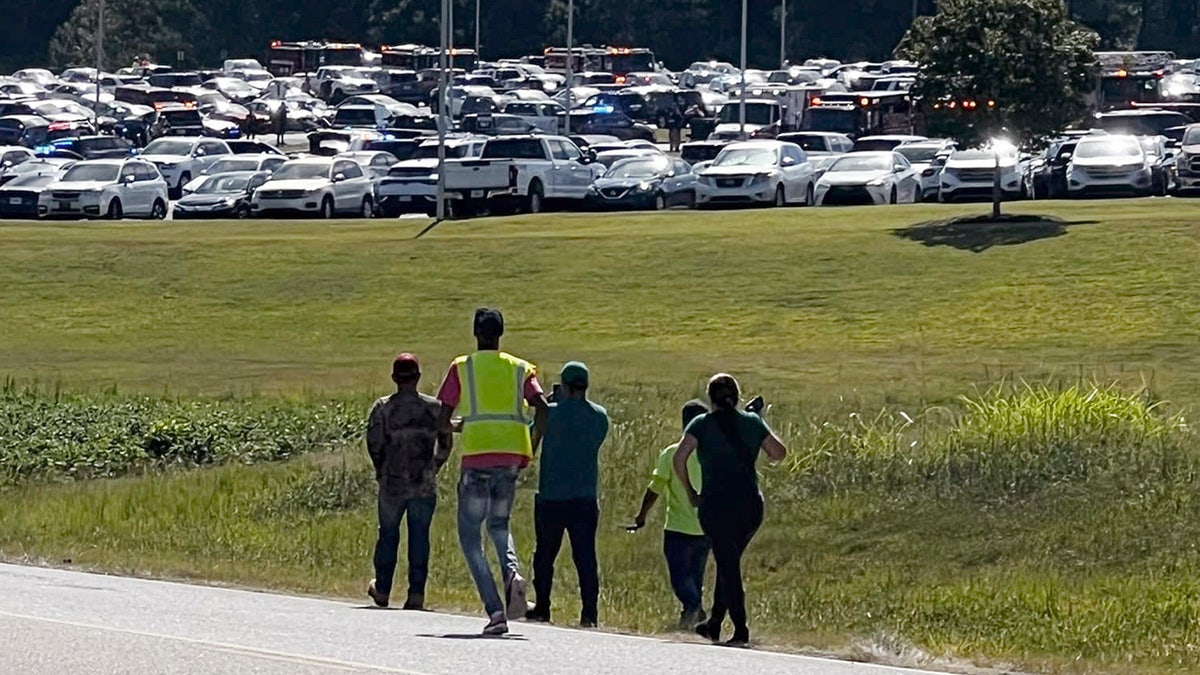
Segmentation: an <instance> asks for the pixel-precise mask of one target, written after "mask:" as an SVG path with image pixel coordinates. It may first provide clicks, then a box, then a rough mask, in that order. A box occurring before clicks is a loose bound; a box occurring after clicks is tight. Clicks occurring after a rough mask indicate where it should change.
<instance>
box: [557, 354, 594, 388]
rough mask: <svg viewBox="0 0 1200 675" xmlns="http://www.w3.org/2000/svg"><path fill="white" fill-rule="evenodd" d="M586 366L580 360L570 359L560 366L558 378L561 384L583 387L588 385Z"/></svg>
mask: <svg viewBox="0 0 1200 675" xmlns="http://www.w3.org/2000/svg"><path fill="white" fill-rule="evenodd" d="M589 375H590V373H588V367H587V366H585V365H584V364H583V362H582V361H571V362H569V363H567V365H565V366H563V367H562V372H561V373H560V374H559V379H561V380H562V383H563V384H569V385H571V386H572V387H580V388H585V387H587V386H588V376H589Z"/></svg>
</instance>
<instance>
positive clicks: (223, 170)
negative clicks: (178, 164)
mask: <svg viewBox="0 0 1200 675" xmlns="http://www.w3.org/2000/svg"><path fill="white" fill-rule="evenodd" d="M286 161H287V157H285V156H283V155H225V156H224V157H221V158H220V159H218V160H217V161H215V162H213V163H212V164H209V165H208V166H207V167H205V168H204V169H203V170H201V171H200V175H199V176H196V177H195V178H193V179H192V180H191V181H190V182H189V183H188V184H187V185H184V186H183V194H184V195H188V194H191V193H193V192H195V191H196V190H197V189H198V188H199V187H200V185H201V184H203V183H204V182H205V181H206V180H208V178H209V177H210V176H220V175H223V174H227V173H263V174H265V175H268V176H269V175H271V174H272V173H274V172H275V170H276V169H278V168H279V167H281V166H283V164H284V162H286Z"/></svg>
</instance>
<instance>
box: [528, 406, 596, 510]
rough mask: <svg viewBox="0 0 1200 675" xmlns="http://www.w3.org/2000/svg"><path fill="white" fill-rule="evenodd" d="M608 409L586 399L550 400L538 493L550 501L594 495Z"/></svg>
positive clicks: (540, 496)
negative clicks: (554, 401) (553, 401)
mask: <svg viewBox="0 0 1200 675" xmlns="http://www.w3.org/2000/svg"><path fill="white" fill-rule="evenodd" d="M608 426H609V421H608V412H607V411H606V410H605V409H604V408H602V407H600V406H598V405H596V404H595V403H592V402H591V401H588V400H586V399H566V400H563V401H559V402H557V403H552V404H550V417H549V421H548V423H547V426H546V438H545V440H544V441H543V443H542V458H541V473H540V476H539V486H538V496H539V498H541V499H544V500H548V501H559V500H566V499H594V498H595V497H596V488H597V485H596V483H597V480H598V475H597V474H598V466H599V454H600V446H601V445H602V444H603V443H604V439H605V438H606V437H607V436H608Z"/></svg>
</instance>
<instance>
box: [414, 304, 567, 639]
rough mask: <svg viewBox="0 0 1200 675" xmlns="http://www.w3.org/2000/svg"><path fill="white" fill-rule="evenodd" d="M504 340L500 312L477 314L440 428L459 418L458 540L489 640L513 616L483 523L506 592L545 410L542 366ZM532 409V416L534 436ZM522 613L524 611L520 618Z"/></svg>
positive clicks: (447, 391) (453, 369) (446, 389)
mask: <svg viewBox="0 0 1200 675" xmlns="http://www.w3.org/2000/svg"><path fill="white" fill-rule="evenodd" d="M502 335H504V316H503V315H502V314H501V313H500V311H499V310H496V309H491V308H486V307H485V308H481V309H478V310H476V312H475V340H476V343H477V346H478V349H477V351H475V352H473V353H471V354H467V355H465V356H460V357H458V358H457V359H455V360H454V362H453V363H452V364H450V369H449V371H447V373H446V378H445V380H443V381H442V386H441V389H440V390H439V391H438V396H437V398H438V400H439V401H441V402H442V416H441V424H442V425H443V428H449V427H450V426H451V420H452V418H453V417H454V414H455V412H456V411H457V412H458V414H459V416H460V417H461V418H462V423H461V426H462V429H461V436H460V438H459V443H458V445H459V447H460V448H461V449H462V474H461V478H460V479H459V482H458V541H459V545H460V546H462V550H463V556H464V557H465V558H466V560H467V568H468V569H469V570H470V571H471V577H472V578H473V579H474V580H475V587H476V589H478V591H479V597H480V599H481V600H482V601H483V606H484V609H485V610H486V611H487V615H488V624H487V626H486V627H485V628H484V629H483V632H484V634H485V635H504V634H505V633H507V632H508V613H507V612H506V607H505V605H506V603H505V601H504V600H502V599H501V597H500V592H499V591H498V590H497V587H496V579H495V577H494V576H493V574H492V570H491V568H490V567H489V566H488V562H487V556H486V554H485V553H484V549H483V540H482V538H481V536H480V528H481V527H482V526H483V525H484V524H485V523H486V525H487V533H488V537H489V538H490V539H491V540H492V544H493V546H494V547H495V549H496V555H497V557H498V558H499V559H500V561H501V565H502V566H503V568H504V569H502V570H501V576H502V580H503V582H504V585H505V588H506V589H508V588H510V587H511V586H513V585H515V582H516V581H517V580H518V579H519V576H518V574H517V570H518V565H517V558H516V554H515V552H514V551H513V550H512V544H511V537H510V536H509V526H508V525H509V515H510V513H511V512H512V506H513V499H514V497H515V495H516V486H517V474H518V473H519V472H520V470H521V469H523V468H525V467H526V466H528V464H529V462H530V460H531V459H532V458H533V453H534V451H535V450H537V447H538V446H539V445H540V444H541V441H542V437H543V435H544V434H545V429H546V420H547V410H548V408H547V402H546V397H545V395H544V394H543V393H542V386H541V384H540V383H538V379H537V366H535V365H533V364H532V363H529V362H528V361H525V360H522V359H519V358H517V357H515V356H513V355H511V354H506V353H504V352H502V351H500V337H501V336H502ZM530 408H532V409H533V412H534V415H533V420H532V422H533V424H532V429H531V428H530ZM506 595H508V593H507V592H506ZM509 604H512V603H509ZM520 604H524V603H523V602H522V603H520ZM524 609H525V608H524V607H521V608H520V611H521V615H522V616H523V615H524ZM514 618H516V617H514Z"/></svg>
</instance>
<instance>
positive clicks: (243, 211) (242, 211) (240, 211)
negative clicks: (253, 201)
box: [233, 204, 250, 220]
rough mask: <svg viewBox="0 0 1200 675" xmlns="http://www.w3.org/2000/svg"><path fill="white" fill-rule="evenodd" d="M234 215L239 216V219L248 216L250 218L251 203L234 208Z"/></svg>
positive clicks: (244, 218)
mask: <svg viewBox="0 0 1200 675" xmlns="http://www.w3.org/2000/svg"><path fill="white" fill-rule="evenodd" d="M233 217H234V218H237V219H238V220H246V219H247V218H249V217H250V205H249V204H242V205H241V206H239V207H237V208H236V209H234V210H233Z"/></svg>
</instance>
